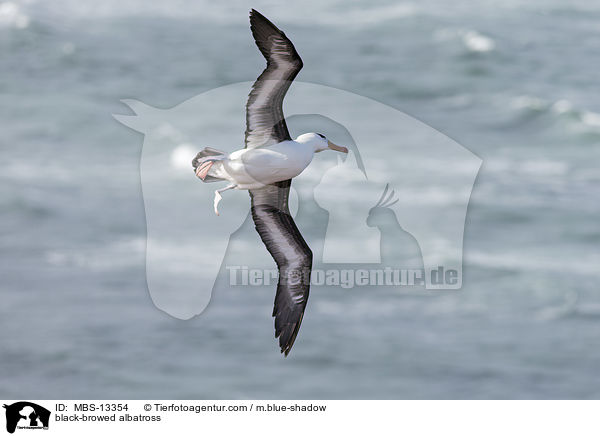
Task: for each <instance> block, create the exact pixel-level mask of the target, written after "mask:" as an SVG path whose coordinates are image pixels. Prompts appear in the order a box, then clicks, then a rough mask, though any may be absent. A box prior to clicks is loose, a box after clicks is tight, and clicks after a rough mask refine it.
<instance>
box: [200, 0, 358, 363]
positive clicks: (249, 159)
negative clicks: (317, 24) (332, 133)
mask: <svg viewBox="0 0 600 436" xmlns="http://www.w3.org/2000/svg"><path fill="white" fill-rule="evenodd" d="M250 29H251V31H252V36H253V37H254V41H255V42H256V45H257V46H258V49H259V50H260V52H261V53H262V54H263V56H264V57H265V59H266V60H267V67H266V68H265V69H264V71H263V72H262V74H261V75H260V76H259V77H258V79H256V81H255V82H254V85H253V86H252V90H251V91H250V95H249V96H248V101H247V103H246V134H245V147H244V148H243V149H241V150H237V151H234V152H232V153H226V152H223V151H220V150H216V149H214V148H210V147H207V148H205V149H204V150H202V151H201V152H200V153H198V154H197V155H196V157H195V158H194V160H193V161H192V166H193V167H194V171H195V173H196V176H197V177H198V178H200V179H201V180H202V181H204V182H216V181H229V184H228V185H227V186H226V187H224V188H222V189H217V190H216V191H215V197H214V202H213V207H214V211H215V213H216V214H217V215H219V210H218V205H219V202H220V201H221V199H222V196H221V193H223V192H224V191H227V190H229V189H240V190H248V191H249V193H250V207H251V213H252V219H253V220H254V224H255V227H256V231H257V232H258V234H259V235H260V238H261V239H262V241H263V243H264V244H265V246H266V248H267V250H268V251H269V253H270V254H271V256H272V257H273V259H274V260H275V263H276V264H277V268H278V270H279V282H278V285H277V293H276V295H275V305H274V308H273V317H275V337H276V338H279V346H280V347H281V352H282V353H284V354H285V356H287V355H288V353H289V352H290V350H291V349H292V346H293V345H294V341H295V339H296V336H297V335H298V330H299V329H300V324H301V322H302V317H303V315H304V309H305V308H306V302H307V300H308V293H309V289H310V272H311V268H312V251H311V250H310V248H309V246H308V245H307V244H306V242H305V241H304V238H303V237H302V235H301V234H300V231H299V230H298V227H296V224H295V223H294V220H293V218H292V216H291V215H290V210H289V207H288V199H289V192H290V185H291V182H292V179H293V178H294V177H296V176H297V175H299V174H300V173H301V172H302V171H304V169H305V168H306V167H307V166H308V165H309V164H310V162H311V161H312V159H313V156H314V154H315V153H318V152H320V151H323V150H327V149H331V150H335V151H339V152H342V153H348V149H347V148H346V147H341V146H339V145H336V144H334V143H333V142H331V141H329V140H328V139H327V138H326V137H325V136H324V135H322V134H320V133H305V134H303V135H300V136H298V137H297V138H296V139H292V137H291V136H290V133H289V131H288V129H287V125H286V123H285V118H284V116H283V98H284V97H285V94H286V92H287V90H288V88H289V87H290V85H291V83H292V81H293V80H294V78H295V77H296V76H297V75H298V73H299V72H300V70H301V69H302V65H303V64H302V59H300V56H299V55H298V53H297V52H296V49H295V48H294V45H293V44H292V42H291V41H290V40H289V39H288V38H287V37H286V36H285V34H284V33H283V32H282V31H281V30H279V29H278V28H277V27H276V26H275V25H274V24H273V23H271V22H270V21H269V20H268V19H267V18H265V17H264V16H263V15H262V14H260V13H259V12H257V11H256V10H254V9H252V10H251V11H250Z"/></svg>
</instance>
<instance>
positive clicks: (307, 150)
mask: <svg viewBox="0 0 600 436" xmlns="http://www.w3.org/2000/svg"><path fill="white" fill-rule="evenodd" d="M314 154H315V149H314V147H313V145H312V144H310V143H304V142H297V141H294V140H290V141H283V142H280V143H278V144H274V145H271V146H268V147H262V148H252V149H247V148H245V149H242V150H236V151H234V152H233V153H230V154H229V155H227V157H225V158H224V159H223V160H222V161H221V162H222V165H218V166H213V168H214V170H213V168H211V170H210V171H209V173H208V174H209V175H212V176H216V177H219V178H223V179H226V180H229V181H230V182H231V183H233V184H235V185H236V187H235V188H234V189H258V188H262V187H264V186H266V185H269V184H272V183H276V182H281V181H282V180H288V179H292V178H294V177H296V176H297V175H299V174H300V173H301V172H302V171H304V169H305V168H306V167H308V165H309V164H310V162H311V161H312V159H313V156H314Z"/></svg>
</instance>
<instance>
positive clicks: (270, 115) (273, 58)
mask: <svg viewBox="0 0 600 436" xmlns="http://www.w3.org/2000/svg"><path fill="white" fill-rule="evenodd" d="M250 29H251V30H252V36H254V41H255V42H256V45H257V46H258V48H259V50H260V52H261V53H262V54H263V56H264V57H265V59H266V60H267V68H265V70H264V71H263V72H262V74H261V75H260V76H259V77H258V79H256V82H254V85H253V86H252V91H250V95H249V96H248V102H247V103H246V138H245V141H246V148H256V147H261V146H266V145H271V144H276V143H278V142H281V141H285V140H287V139H291V138H290V133H289V132H288V129H287V126H286V124H285V118H284V116H283V97H285V93H286V92H287V90H288V88H289V87H290V85H291V83H292V81H293V80H294V78H295V77H296V76H297V75H298V72H299V71H300V70H301V69H302V59H300V56H299V55H298V53H297V52H296V49H295V48H294V45H293V44H292V42H291V41H290V40H289V39H288V38H287V37H286V36H285V34H284V33H283V32H282V31H281V30H279V29H278V28H277V27H276V26H275V25H274V24H273V23H271V22H270V21H269V20H267V19H266V18H265V17H264V16H263V15H261V14H260V13H259V12H257V11H255V10H254V9H252V10H251V11H250Z"/></svg>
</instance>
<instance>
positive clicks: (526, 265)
mask: <svg viewBox="0 0 600 436" xmlns="http://www.w3.org/2000/svg"><path fill="white" fill-rule="evenodd" d="M599 260H600V259H598V257H597V256H584V255H583V253H582V256H581V257H580V258H578V259H576V260H568V259H552V258H548V257H543V256H541V255H535V254H532V253H527V252H525V251H514V252H504V253H498V254H493V253H485V252H481V251H470V252H468V253H465V264H471V265H479V266H483V267H488V268H492V269H511V270H516V271H543V272H550V273H553V272H554V273H558V272H561V273H563V274H565V273H568V274H581V275H590V276H598V275H600V271H599V270H598V261H599Z"/></svg>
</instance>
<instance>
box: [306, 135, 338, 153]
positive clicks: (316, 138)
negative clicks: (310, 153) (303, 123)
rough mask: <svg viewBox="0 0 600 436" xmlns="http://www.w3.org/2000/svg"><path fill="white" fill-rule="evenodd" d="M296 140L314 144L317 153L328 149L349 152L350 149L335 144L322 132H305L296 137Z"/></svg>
mask: <svg viewBox="0 0 600 436" xmlns="http://www.w3.org/2000/svg"><path fill="white" fill-rule="evenodd" d="M296 142H300V143H301V144H307V145H310V146H312V147H313V149H314V151H315V153H318V152H320V151H323V150H327V149H330V150H335V151H340V152H342V153H348V149H347V148H346V147H342V146H340V145H336V144H334V143H333V142H331V141H329V140H327V138H326V137H325V136H324V135H321V134H320V133H305V134H303V135H300V136H298V137H297V138H296Z"/></svg>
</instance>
